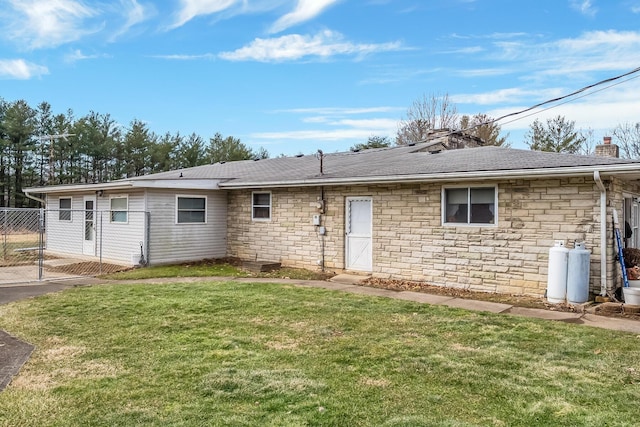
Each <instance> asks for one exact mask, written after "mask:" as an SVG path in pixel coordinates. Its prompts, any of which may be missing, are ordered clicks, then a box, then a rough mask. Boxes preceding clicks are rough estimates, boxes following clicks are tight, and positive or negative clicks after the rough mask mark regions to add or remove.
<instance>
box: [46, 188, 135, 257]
mask: <svg viewBox="0 0 640 427" xmlns="http://www.w3.org/2000/svg"><path fill="white" fill-rule="evenodd" d="M90 195H92V196H94V195H95V192H90V193H74V194H73V197H71V200H72V205H71V211H70V214H71V221H56V220H55V219H57V218H58V211H55V210H47V211H46V212H47V219H46V224H47V226H46V248H47V251H48V252H50V253H52V254H55V253H60V254H71V255H78V256H82V252H83V251H82V245H83V240H84V232H85V229H84V226H85V221H84V218H85V212H84V201H83V199H84V196H90ZM61 198H66V197H65V196H61ZM56 199H57V197H56V198H53V197H50V202H52V203H50V206H55V203H56V202H55V201H54V200H56ZM95 200H96V204H95V206H94V211H95V216H94V221H95V224H94V227H95V230H96V237H95V238H96V249H97V251H96V257H95V260H96V261H97V260H99V254H100V251H101V252H102V260H103V262H107V263H108V262H114V263H120V264H123V265H130V264H131V263H132V257H133V256H134V255H136V254H139V253H140V242H142V243H143V247H146V238H145V235H146V230H145V213H144V210H145V205H144V201H145V199H144V193H143V192H142V191H139V192H136V193H131V194H128V195H127V205H128V206H127V207H128V211H127V222H126V223H123V222H111V221H110V218H111V202H110V199H109V197H108V196H107V195H106V194H105V195H104V196H102V197H100V196H98V197H96V199H95ZM145 256H146V254H145Z"/></svg>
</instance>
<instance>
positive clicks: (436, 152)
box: [429, 150, 442, 154]
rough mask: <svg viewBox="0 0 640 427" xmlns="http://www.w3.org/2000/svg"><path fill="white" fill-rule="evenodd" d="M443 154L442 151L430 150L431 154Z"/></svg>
mask: <svg viewBox="0 0 640 427" xmlns="http://www.w3.org/2000/svg"><path fill="white" fill-rule="evenodd" d="M440 152H442V150H429V154H438V153H440Z"/></svg>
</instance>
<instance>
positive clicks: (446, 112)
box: [396, 94, 460, 145]
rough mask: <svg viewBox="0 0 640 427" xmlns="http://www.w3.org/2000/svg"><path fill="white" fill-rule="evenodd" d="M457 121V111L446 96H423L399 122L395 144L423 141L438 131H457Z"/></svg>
mask: <svg viewBox="0 0 640 427" xmlns="http://www.w3.org/2000/svg"><path fill="white" fill-rule="evenodd" d="M459 121H460V120H459V116H458V109H457V108H456V106H455V105H454V104H453V103H452V102H451V99H450V98H449V95H448V94H444V95H436V94H431V95H426V94H425V95H423V96H422V98H420V99H417V100H415V101H414V102H413V104H411V106H410V107H409V109H408V110H407V117H406V119H403V120H401V121H400V123H399V125H398V134H397V136H396V144H398V145H406V144H409V143H415V142H421V141H425V140H427V138H428V137H429V134H430V133H431V132H433V131H434V130H438V129H451V130H457V129H458V127H459Z"/></svg>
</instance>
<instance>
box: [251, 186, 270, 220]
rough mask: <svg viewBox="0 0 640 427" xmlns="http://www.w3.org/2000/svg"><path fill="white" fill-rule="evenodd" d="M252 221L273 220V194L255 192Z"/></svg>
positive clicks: (252, 199) (252, 202)
mask: <svg viewBox="0 0 640 427" xmlns="http://www.w3.org/2000/svg"><path fill="white" fill-rule="evenodd" d="M251 219H253V220H256V221H267V220H270V219H271V193H269V192H254V193H252V194H251Z"/></svg>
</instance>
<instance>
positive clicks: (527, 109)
mask: <svg viewBox="0 0 640 427" xmlns="http://www.w3.org/2000/svg"><path fill="white" fill-rule="evenodd" d="M638 72H640V67H638V68H634V69H633V70H631V71H628V72H626V73H623V74H620V75H617V76H615V77H610V78H607V79H604V80H600V81H599V82H596V83H593V84H590V85H588V86H585V87H583V88H580V89H578V90H576V91H574V92H571V93H569V94H566V95H563V96H559V97H557V98H553V99H549V100H547V101H544V102H540V103H538V104H536V105H533V106H531V107H528V108H525V109H524V110H520V111H516V112H513V113H509V114H505V115H503V116H500V117H498V118H496V119H491V120H487V121H486V122H482V123H478V124H476V125H473V126H470V127H468V128H466V129H462V130H460V131H454V132H451V133H450V134H449V135H453V134H456V133H461V132H466V131H469V130H472V129H475V128H477V127H480V126H483V125H488V124H491V123H495V122H498V121H500V120H504V119H506V118H507V117H512V116H518V115H520V114H524V113H526V112H528V111H531V110H534V109H536V108H539V107H542V106H543V105H547V104H551V103H553V102H558V101H562V100H563V99H566V98H570V97H573V96H575V95H577V94H579V93H582V92H585V91H587V90H589V89H592V88H594V87H597V86H601V85H603V84H606V83H610V82H613V81H616V80H620V79H622V78H624V77H627V76H630V75H632V74H636V73H638ZM637 77H640V76H635V77H632V78H630V79H627V80H625V81H624V82H620V83H616V84H614V85H610V86H608V87H606V88H603V89H600V90H604V89H608V88H609V87H613V86H615V85H617V84H622V83H625V82H627V81H629V80H632V79H635V78H637ZM600 90H598V91H594V92H590V93H588V94H585V95H583V96H581V97H580V98H582V97H585V96H587V95H591V94H592V93H596V92H599V91H600ZM576 99H579V98H576ZM571 101H573V99H571V100H568V101H565V102H563V103H562V104H566V103H567V102H571ZM562 104H559V105H562ZM554 107H555V106H554ZM550 108H553V107H549V108H546V109H544V110H542V111H546V110H548V109H550ZM537 113H539V112H536V113H533V114H537ZM529 115H531V114H529ZM529 115H527V116H525V117H528V116H529ZM515 120H518V119H514V120H511V121H509V122H507V123H511V122H513V121H515Z"/></svg>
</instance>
